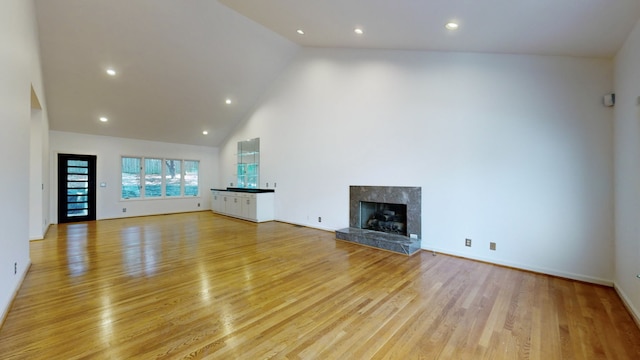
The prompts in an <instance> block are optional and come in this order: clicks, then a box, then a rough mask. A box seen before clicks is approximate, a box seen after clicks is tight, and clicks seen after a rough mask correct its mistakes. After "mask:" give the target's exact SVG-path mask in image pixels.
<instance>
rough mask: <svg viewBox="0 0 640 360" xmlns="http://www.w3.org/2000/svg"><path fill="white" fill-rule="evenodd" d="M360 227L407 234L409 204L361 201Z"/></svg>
mask: <svg viewBox="0 0 640 360" xmlns="http://www.w3.org/2000/svg"><path fill="white" fill-rule="evenodd" d="M360 228H361V229H367V230H374V231H381V232H386V233H390V234H399V235H404V236H407V205H406V204H388V203H375V202H368V201H361V202H360Z"/></svg>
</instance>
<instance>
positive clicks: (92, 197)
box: [55, 153, 98, 224]
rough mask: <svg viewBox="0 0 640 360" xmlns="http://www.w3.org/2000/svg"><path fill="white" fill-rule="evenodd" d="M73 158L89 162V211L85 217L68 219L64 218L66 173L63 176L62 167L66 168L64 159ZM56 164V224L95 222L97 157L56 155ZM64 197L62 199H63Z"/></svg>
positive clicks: (67, 154)
mask: <svg viewBox="0 0 640 360" xmlns="http://www.w3.org/2000/svg"><path fill="white" fill-rule="evenodd" d="M68 158H74V159H78V160H86V161H88V162H89V179H88V183H89V184H88V189H89V192H88V204H89V209H88V210H89V211H88V214H87V216H82V217H77V218H76V217H71V218H68V217H66V216H64V214H65V212H66V210H67V209H66V207H65V205H66V204H67V202H66V200H65V199H64V198H66V196H67V193H66V176H65V175H66V171H65V172H64V175H63V171H62V170H63V166H66V159H68ZM55 159H56V162H57V166H56V167H57V171H56V174H55V178H56V180H57V186H56V189H57V197H56V208H57V212H58V214H57V215H58V216H57V218H58V224H62V223H71V222H80V221H93V220H96V208H97V206H96V192H97V186H96V185H97V181H96V178H97V173H96V169H97V166H96V165H97V162H98V161H97V160H98V159H97V156H96V155H84V154H69V153H57V154H56V157H55ZM63 197H64V198H63Z"/></svg>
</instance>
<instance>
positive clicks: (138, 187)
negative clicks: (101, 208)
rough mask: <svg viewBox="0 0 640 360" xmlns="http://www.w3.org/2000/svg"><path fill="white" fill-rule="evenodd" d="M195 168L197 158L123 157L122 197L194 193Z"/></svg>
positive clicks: (197, 167) (197, 168)
mask: <svg viewBox="0 0 640 360" xmlns="http://www.w3.org/2000/svg"><path fill="white" fill-rule="evenodd" d="M199 167H200V162H199V161H197V160H179V159H159V158H143V157H124V156H123V157H122V169H121V171H122V199H138V198H147V199H151V198H163V197H180V196H198V195H199V194H200V190H199V189H200V184H199ZM143 182H144V183H143ZM143 186H144V190H142V189H143Z"/></svg>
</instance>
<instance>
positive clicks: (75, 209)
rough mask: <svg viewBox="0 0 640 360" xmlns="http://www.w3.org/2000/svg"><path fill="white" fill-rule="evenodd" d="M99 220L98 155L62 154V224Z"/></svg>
mask: <svg viewBox="0 0 640 360" xmlns="http://www.w3.org/2000/svg"><path fill="white" fill-rule="evenodd" d="M95 219H96V157H95V156H93V155H71V154H58V223H60V224H62V223H68V222H75V221H88V220H95Z"/></svg>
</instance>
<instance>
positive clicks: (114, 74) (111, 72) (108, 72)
mask: <svg viewBox="0 0 640 360" xmlns="http://www.w3.org/2000/svg"><path fill="white" fill-rule="evenodd" d="M107 74H109V75H111V76H116V71H115V70H114V69H112V68H108V69H107Z"/></svg>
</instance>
